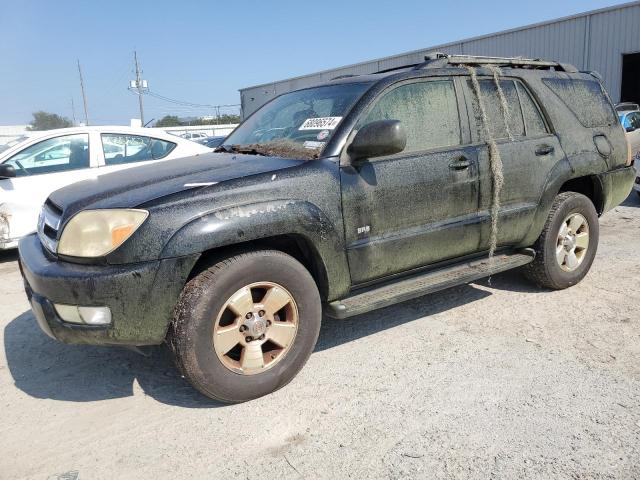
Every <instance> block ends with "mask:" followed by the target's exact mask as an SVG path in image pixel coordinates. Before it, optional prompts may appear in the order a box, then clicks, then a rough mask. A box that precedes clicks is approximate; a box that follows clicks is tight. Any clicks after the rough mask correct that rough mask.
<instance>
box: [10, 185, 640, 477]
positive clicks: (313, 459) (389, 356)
mask: <svg viewBox="0 0 640 480" xmlns="http://www.w3.org/2000/svg"><path fill="white" fill-rule="evenodd" d="M639 247H640V199H639V198H638V197H637V196H636V195H635V194H632V195H631V196H630V197H629V198H628V199H627V201H626V202H625V203H624V204H623V206H621V207H618V208H616V209H615V211H612V212H610V213H608V214H607V215H605V216H604V217H603V218H602V221H601V240H600V247H599V251H598V255H597V256H596V260H595V263H594V265H593V268H592V270H591V273H590V274H589V275H588V276H587V278H586V279H585V280H584V281H583V282H582V283H581V284H580V285H578V286H576V287H573V288H571V289H568V290H564V291H560V292H550V291H544V290H540V289H538V288H535V287H532V286H531V285H530V284H528V283H527V282H526V281H525V280H524V279H522V278H521V276H520V275H519V273H518V272H508V273H506V274H501V275H498V276H495V277H493V279H492V280H491V282H490V283H489V282H488V281H487V280H484V281H481V282H477V283H473V284H471V285H466V286H462V287H457V288H452V289H449V290H446V291H444V292H441V293H438V294H434V295H430V296H427V297H423V298H420V299H417V300H414V301H410V302H406V303H403V304H401V305H398V306H394V307H390V308H386V309H384V310H380V311H377V312H374V313H370V314H367V315H362V316H359V317H355V318H353V319H350V320H347V321H335V320H329V319H327V320H326V321H325V324H324V326H323V328H322V332H321V334H320V340H319V343H318V346H317V348H316V351H315V353H314V354H313V355H312V356H311V359H310V360H309V362H308V363H307V365H306V367H305V368H304V369H303V370H302V372H301V373H300V374H299V375H298V377H297V378H296V379H294V381H293V382H292V383H291V384H290V385H289V386H287V387H285V388H284V389H282V390H280V391H278V392H276V393H275V394H273V395H270V396H267V397H264V398H261V399H259V400H255V401H252V402H248V403H245V404H242V405H234V406H224V405H219V404H215V403H212V402H210V401H209V400H207V399H205V398H203V397H202V396H200V395H199V394H198V393H197V392H196V391H194V390H193V389H192V388H191V387H190V386H189V385H188V384H187V383H186V382H185V381H184V380H183V379H182V378H181V377H180V376H179V375H178V373H177V372H176V370H175V369H174V368H173V365H172V364H171V360H170V357H169V355H168V352H167V350H166V349H165V348H160V347H159V348H157V349H154V350H153V352H152V354H151V356H150V357H143V356H140V355H138V354H136V353H133V352H131V351H127V350H121V349H110V348H98V347H89V346H75V347H74V346H65V345H62V344H59V343H57V342H55V341H53V340H51V339H49V338H48V337H46V336H45V335H44V334H43V333H41V332H40V330H39V329H38V327H37V325H36V323H35V320H34V318H33V316H32V315H31V313H30V311H29V306H28V304H27V299H26V297H25V295H24V292H23V290H22V284H21V280H20V276H19V273H18V266H17V263H16V256H15V254H3V255H2V256H0V298H1V299H2V300H1V301H2V305H1V306H0V332H1V333H0V337H1V338H0V343H1V344H2V355H0V452H2V453H1V455H0V478H7V479H16V478H35V479H47V478H52V479H58V478H78V479H84V480H86V479H111V478H156V479H162V478H172V479H175V478H211V479H225V478H252V479H253V478H256V479H257V478H282V479H289V478H290V479H297V478H436V479H440V478H482V479H486V478H580V479H587V478H616V479H620V478H639V477H640V300H639V299H640V248H639Z"/></svg>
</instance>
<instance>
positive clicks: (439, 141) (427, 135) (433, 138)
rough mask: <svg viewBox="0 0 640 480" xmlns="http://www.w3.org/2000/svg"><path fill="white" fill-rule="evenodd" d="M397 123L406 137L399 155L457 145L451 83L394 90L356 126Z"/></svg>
mask: <svg viewBox="0 0 640 480" xmlns="http://www.w3.org/2000/svg"><path fill="white" fill-rule="evenodd" d="M378 120H400V122H401V123H402V126H403V127H404V129H405V131H406V133H407V146H406V147H405V149H404V151H403V153H411V152H418V151H423V150H432V149H437V148H445V147H450V146H453V145H460V119H459V116H458V104H457V101H456V92H455V88H454V86H453V82H452V81H451V80H436V81H430V82H418V83H409V84H406V85H402V86H400V87H397V88H394V89H393V90H391V91H390V92H388V93H385V94H383V96H382V97H381V98H380V100H378V102H377V103H376V104H375V105H374V107H373V108H372V109H371V111H370V112H369V113H368V114H367V115H366V116H365V117H364V119H363V120H362V121H361V122H360V123H359V125H360V126H362V125H365V124H367V123H370V122H374V121H378Z"/></svg>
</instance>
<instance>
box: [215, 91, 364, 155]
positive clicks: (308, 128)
mask: <svg viewBox="0 0 640 480" xmlns="http://www.w3.org/2000/svg"><path fill="white" fill-rule="evenodd" d="M369 86H370V84H369V83H345V84H336V85H327V86H321V87H315V88H308V89H305V90H298V91H295V92H291V93H286V94H284V95H281V96H279V97H277V98H275V99H274V100H272V101H271V102H269V103H267V104H266V105H264V106H262V107H261V108H260V109H259V110H258V111H256V112H255V113H254V114H253V115H251V116H250V117H249V118H248V119H247V120H246V121H245V122H243V123H242V124H241V125H240V126H239V127H238V128H236V129H235V130H234V131H233V133H231V135H229V136H228V137H227V138H226V139H225V141H224V145H223V147H221V148H224V149H225V150H229V149H232V150H234V151H238V152H242V153H258V154H264V155H275V156H282V157H287V158H303V159H312V158H317V157H318V156H319V155H320V153H321V152H322V149H323V148H324V146H325V145H326V144H327V142H329V140H330V139H331V138H332V136H333V134H334V133H335V131H336V128H337V127H338V125H339V124H340V122H341V121H342V119H343V118H344V117H345V116H346V115H347V113H349V110H350V109H351V107H352V106H353V105H354V104H355V102H356V101H357V100H358V98H360V96H361V95H362V94H363V93H364V92H365V91H366V90H367V89H368V88H369Z"/></svg>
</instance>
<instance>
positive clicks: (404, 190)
mask: <svg viewBox="0 0 640 480" xmlns="http://www.w3.org/2000/svg"><path fill="white" fill-rule="evenodd" d="M458 90H459V89H458V86H457V85H456V82H454V80H453V79H451V78H441V77H439V78H434V79H429V80H424V79H420V80H419V81H415V80H413V81H410V82H404V83H401V84H396V85H394V86H392V87H390V88H389V89H387V90H386V91H384V92H383V93H382V94H381V95H380V96H379V97H378V98H377V99H376V100H374V102H373V103H372V105H371V106H370V108H368V109H367V110H366V111H365V113H364V114H363V116H362V118H361V120H360V121H359V122H358V126H362V125H365V124H367V123H370V122H373V121H376V120H384V119H394V120H400V121H401V122H402V125H403V127H404V129H405V130H406V132H407V146H406V148H405V150H404V151H403V152H401V153H398V154H395V155H390V156H386V157H379V158H372V159H370V160H369V161H365V162H363V163H360V164H359V165H358V166H350V165H347V166H343V167H342V169H341V182H342V202H343V215H344V224H345V236H346V242H347V256H348V260H349V268H350V271H351V280H352V283H354V284H361V283H364V282H368V281H372V280H376V279H380V278H383V277H386V276H388V275H393V274H395V273H398V272H405V271H407V270H411V269H414V268H419V267H422V266H425V265H429V264H433V263H436V262H439V261H442V260H446V259H450V258H454V257H458V256H461V255H466V254H470V253H474V252H476V251H477V249H478V243H479V227H478V212H477V210H478V195H479V191H478V162H477V153H476V151H475V149H474V148H470V147H468V146H467V145H468V143H470V142H469V131H468V117H467V114H466V107H465V104H464V102H463V101H462V100H461V95H460V94H459V91H458ZM460 111H461V112H462V115H461V114H460V113H459V112H460ZM356 128H358V127H356Z"/></svg>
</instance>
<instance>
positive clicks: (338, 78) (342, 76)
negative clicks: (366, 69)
mask: <svg viewBox="0 0 640 480" xmlns="http://www.w3.org/2000/svg"><path fill="white" fill-rule="evenodd" d="M357 76H358V75H357V74H353V73H347V74H345V75H338V76H337V77H333V78H332V79H331V80H329V81H330V82H332V81H333V80H340V79H342V78H351V77H357Z"/></svg>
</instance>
